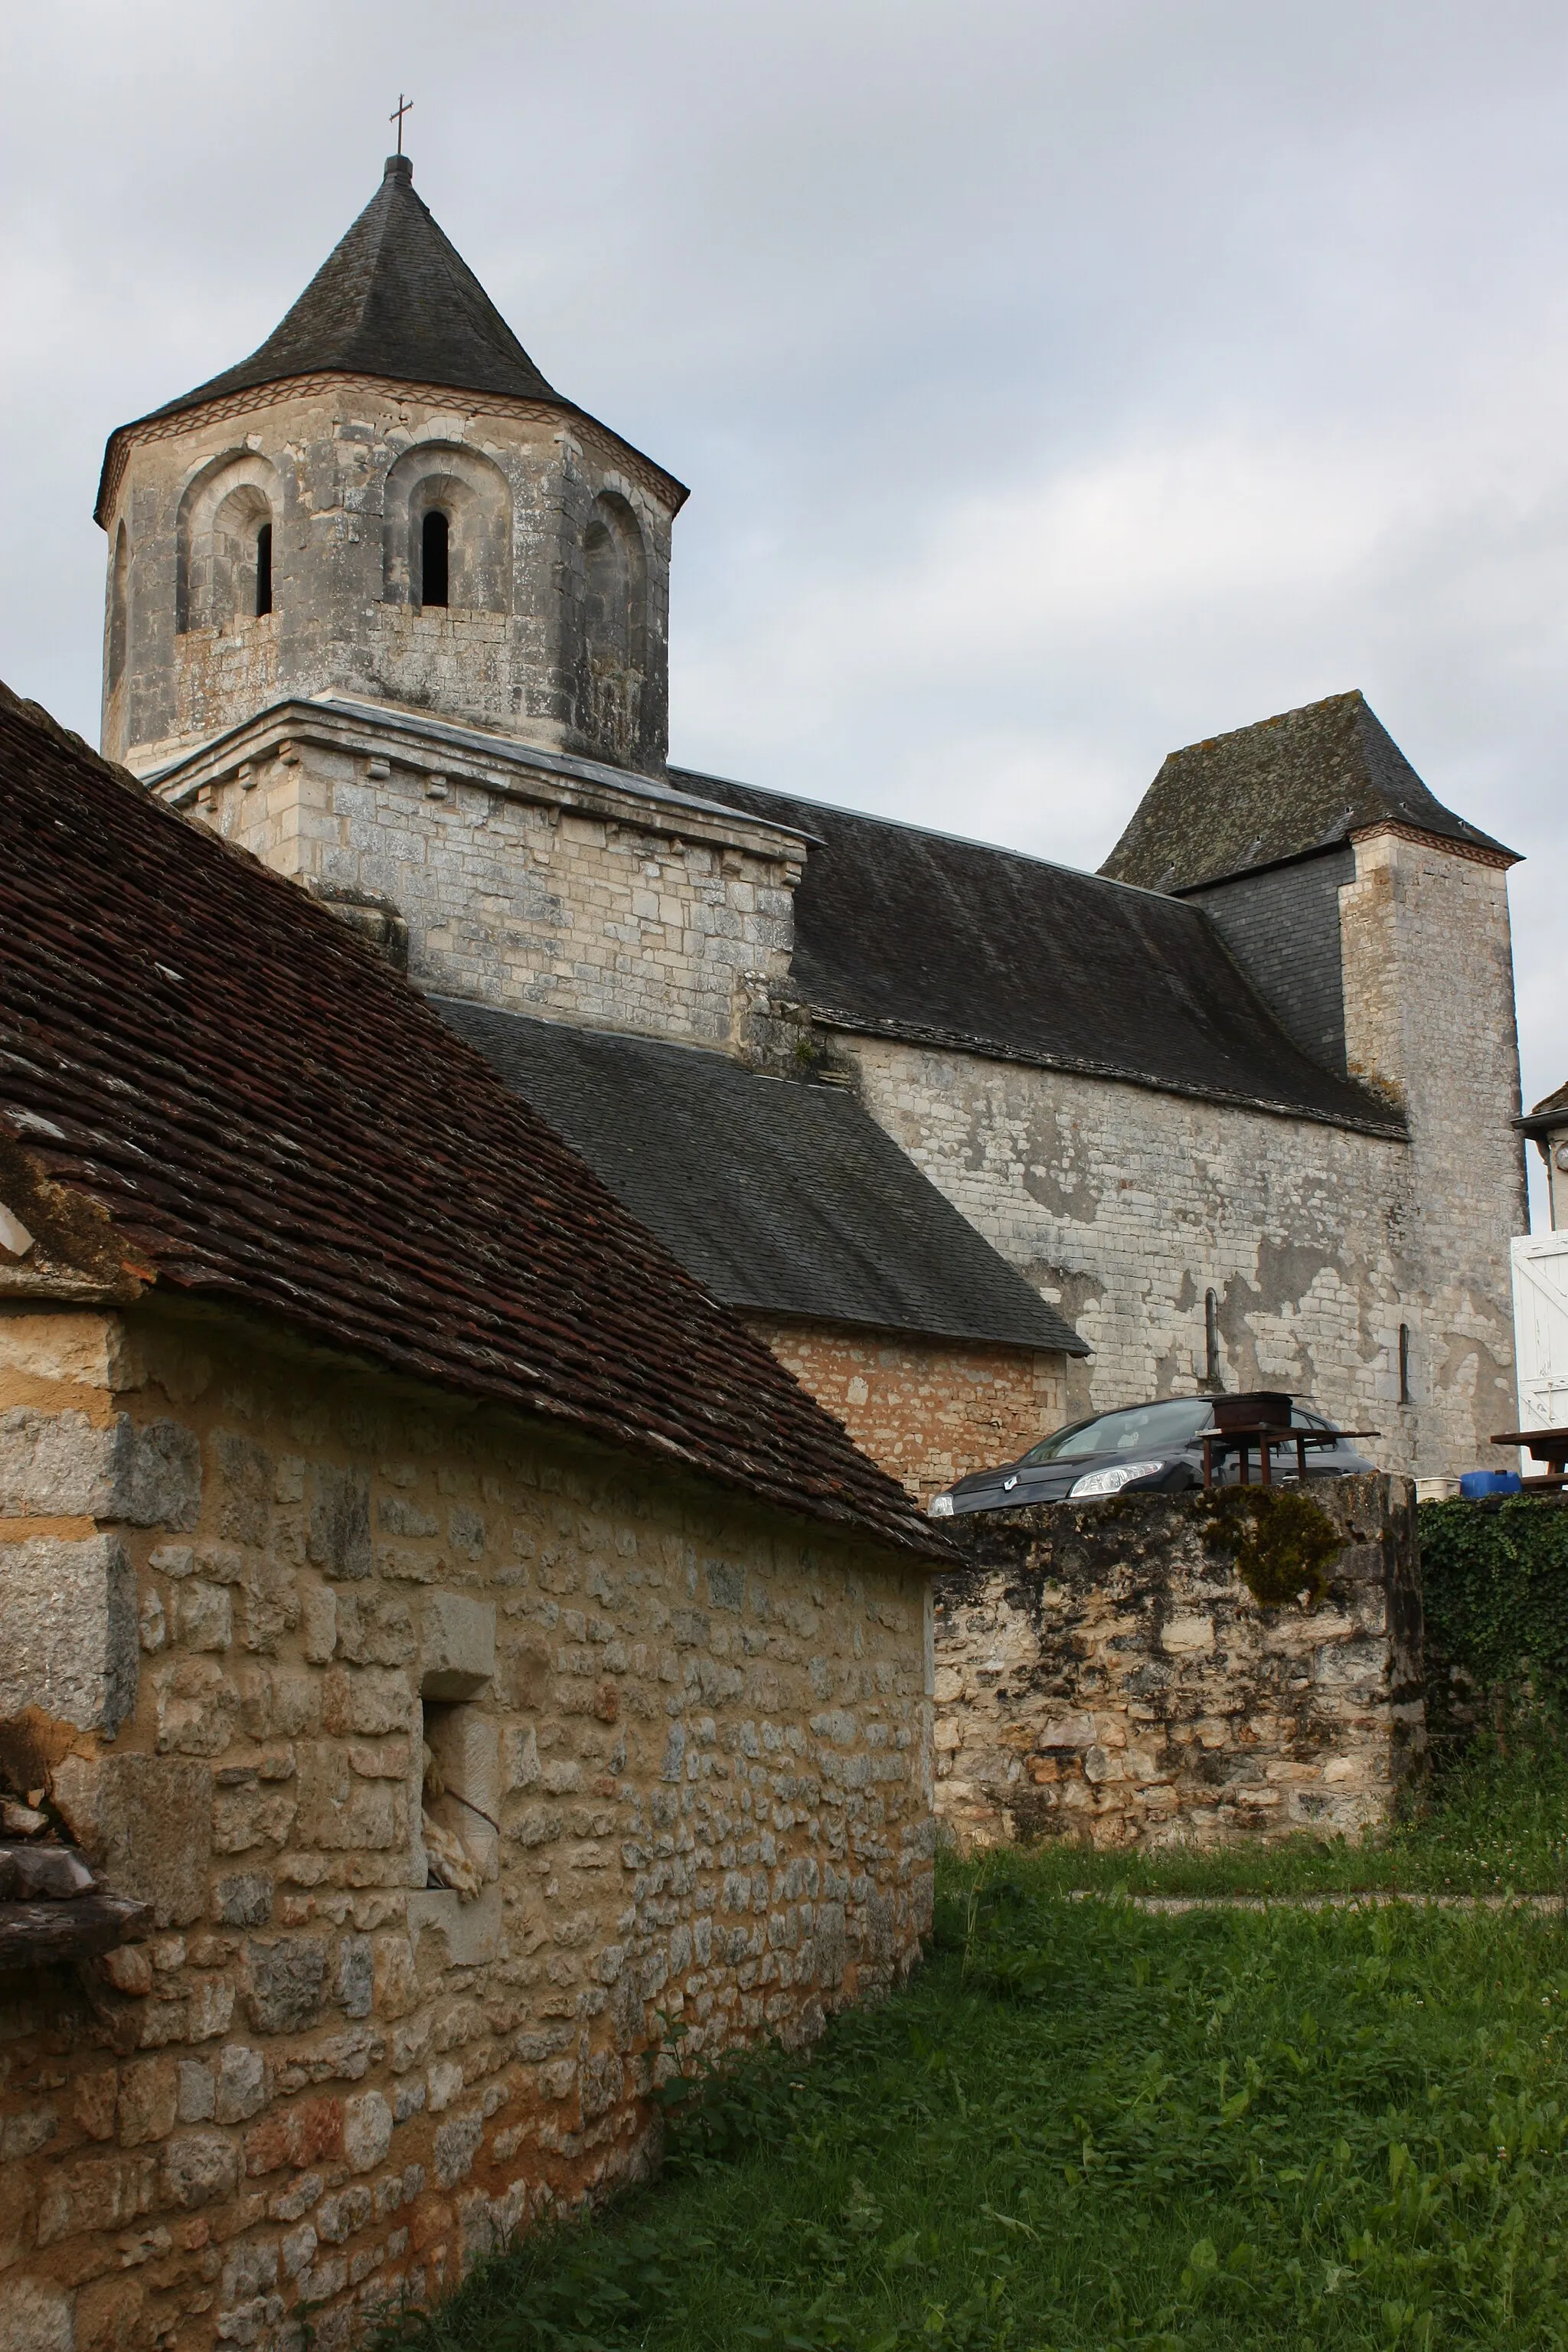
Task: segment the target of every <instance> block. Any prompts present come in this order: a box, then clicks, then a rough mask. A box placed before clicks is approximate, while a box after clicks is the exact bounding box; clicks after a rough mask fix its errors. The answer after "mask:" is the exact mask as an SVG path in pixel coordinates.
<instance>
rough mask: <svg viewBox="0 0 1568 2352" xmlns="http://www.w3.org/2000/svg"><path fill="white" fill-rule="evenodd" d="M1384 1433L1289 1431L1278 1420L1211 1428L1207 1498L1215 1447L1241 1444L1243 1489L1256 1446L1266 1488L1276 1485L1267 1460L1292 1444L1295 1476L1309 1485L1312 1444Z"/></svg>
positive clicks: (1206, 1457)
mask: <svg viewBox="0 0 1568 2352" xmlns="http://www.w3.org/2000/svg"><path fill="white" fill-rule="evenodd" d="M1381 1435H1382V1432H1381V1430H1376V1429H1297V1428H1295V1427H1294V1426H1292V1427H1290V1428H1289V1429H1286V1428H1284V1427H1283V1426H1282V1425H1281V1423H1279V1422H1277V1421H1267V1422H1255V1423H1253V1424H1252V1425H1251V1427H1250V1428H1247V1429H1211V1430H1209V1431H1208V1432H1207V1433H1206V1434H1205V1438H1204V1492H1205V1495H1206V1494H1208V1493H1210V1492H1211V1491H1212V1490H1213V1486H1214V1449H1215V1446H1216V1445H1221V1446H1224V1445H1239V1447H1240V1449H1241V1476H1240V1478H1239V1479H1238V1481H1237V1484H1238V1485H1239V1486H1251V1484H1252V1479H1251V1477H1250V1475H1249V1473H1248V1466H1247V1461H1248V1455H1249V1454H1250V1453H1251V1450H1252V1448H1253V1446H1254V1445H1256V1446H1257V1448H1258V1472H1259V1476H1260V1480H1261V1483H1262V1484H1263V1485H1264V1486H1272V1485H1273V1484H1274V1472H1273V1465H1271V1463H1270V1461H1269V1458H1268V1457H1269V1455H1270V1454H1271V1453H1272V1451H1273V1449H1274V1447H1275V1446H1276V1445H1293V1446H1294V1447H1295V1449H1296V1475H1297V1477H1298V1478H1299V1479H1300V1482H1301V1484H1302V1486H1305V1485H1306V1483H1307V1448H1308V1446H1309V1445H1317V1446H1323V1445H1333V1444H1337V1443H1338V1441H1339V1440H1340V1439H1341V1438H1342V1437H1379V1436H1381Z"/></svg>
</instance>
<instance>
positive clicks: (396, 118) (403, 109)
mask: <svg viewBox="0 0 1568 2352" xmlns="http://www.w3.org/2000/svg"><path fill="white" fill-rule="evenodd" d="M413 106H414V100H412V99H411V98H405V97H404V95H403V92H402V91H401V90H399V91H398V93H397V104H396V105H395V107H394V108H393V110H392V112H391V113H390V114H389V115H388V116H387V118H386V119H387V121H388V122H395V123H396V125H397V152H398V153H399V154H400V155H401V154H402V152H403V118H404V116H405V114H408V113H410V112H412V110H413Z"/></svg>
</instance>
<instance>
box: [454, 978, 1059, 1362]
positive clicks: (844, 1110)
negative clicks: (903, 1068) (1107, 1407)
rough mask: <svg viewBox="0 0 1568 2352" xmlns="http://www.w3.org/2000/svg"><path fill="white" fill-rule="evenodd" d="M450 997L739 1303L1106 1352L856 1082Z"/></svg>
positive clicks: (589, 1155)
mask: <svg viewBox="0 0 1568 2352" xmlns="http://www.w3.org/2000/svg"><path fill="white" fill-rule="evenodd" d="M432 1002H433V1003H435V1004H436V1005H437V1010H438V1011H439V1012H440V1013H441V1014H442V1015H443V1017H444V1018H445V1019H446V1020H447V1021H449V1022H450V1023H451V1024H452V1026H453V1027H454V1028H455V1029H456V1030H457V1032H458V1034H459V1036H462V1037H466V1038H467V1039H468V1042H469V1044H470V1045H475V1046H477V1047H478V1048H479V1052H480V1053H481V1054H483V1055H484V1056H485V1058H486V1059H487V1061H489V1063H490V1065H491V1066H492V1067H493V1068H494V1069H495V1070H496V1071H497V1072H498V1074H499V1075H500V1076H501V1077H502V1078H503V1079H504V1080H505V1081H506V1083H507V1085H508V1086H510V1087H512V1088H513V1089H514V1090H515V1092H516V1093H517V1094H519V1095H521V1097H522V1098H523V1100H524V1101H525V1102H529V1103H531V1104H532V1105H533V1107H534V1108H535V1109H536V1110H538V1111H539V1112H541V1113H542V1116H543V1117H544V1118H547V1119H548V1120H549V1121H550V1123H551V1125H552V1127H553V1128H555V1129H557V1131H558V1132H559V1133H560V1134H562V1135H563V1136H564V1137H565V1138H566V1140H567V1141H568V1142H569V1143H570V1144H571V1145H572V1146H573V1147H574V1150H578V1151H580V1152H581V1153H582V1155H583V1157H584V1160H587V1162H588V1164H589V1166H590V1167H591V1168H593V1169H595V1171H597V1173H598V1174H599V1175H600V1176H601V1177H602V1178H603V1179H604V1181H605V1183H606V1184H607V1185H608V1186H609V1187H610V1190H611V1191H612V1192H614V1193H615V1194H616V1197H617V1198H618V1199H619V1200H621V1201H623V1202H625V1203H626V1207H627V1208H628V1209H630V1211H631V1212H632V1213H633V1215H634V1216H636V1217H637V1218H638V1219H639V1220H640V1221H641V1223H643V1224H645V1225H647V1228H648V1230H649V1231H650V1233H654V1234H658V1238H659V1240H660V1241H662V1242H663V1243H664V1244H665V1246H666V1248H667V1249H668V1250H669V1251H671V1252H672V1254H673V1255H675V1256H676V1257H678V1258H679V1260H680V1262H681V1264H682V1265H684V1266H685V1267H686V1268H687V1270H688V1272H689V1273H690V1274H692V1275H694V1276H696V1278H697V1280H698V1281H699V1282H700V1283H701V1285H702V1286H703V1288H704V1289H705V1290H706V1291H708V1292H709V1293H710V1295H711V1296H712V1297H715V1298H720V1299H722V1300H723V1301H724V1303H725V1304H726V1306H730V1307H737V1308H741V1309H749V1310H751V1311H752V1312H757V1313H763V1314H770V1315H779V1316H785V1317H799V1318H809V1319H810V1320H812V1321H815V1322H824V1323H851V1324H862V1325H867V1326H869V1327H871V1328H875V1329H878V1330H881V1331H906V1332H910V1333H911V1334H918V1335H919V1336H921V1337H922V1338H926V1339H960V1340H971V1341H973V1340H978V1341H981V1342H984V1343H987V1344H993V1345H1006V1346H1011V1347H1021V1348H1037V1349H1052V1350H1063V1351H1066V1352H1068V1353H1070V1354H1073V1355H1086V1354H1087V1353H1088V1352H1089V1351H1088V1349H1087V1348H1086V1346H1085V1344H1084V1342H1083V1341H1082V1340H1081V1339H1079V1337H1078V1335H1077V1333H1076V1332H1075V1331H1074V1330H1073V1328H1072V1326H1071V1325H1070V1324H1069V1323H1068V1322H1066V1321H1065V1320H1064V1319H1063V1318H1062V1317H1061V1316H1060V1315H1059V1314H1058V1312H1057V1310H1056V1308H1055V1307H1051V1306H1049V1305H1048V1304H1047V1302H1046V1301H1045V1300H1044V1299H1042V1298H1041V1297H1039V1295H1038V1293H1037V1292H1036V1291H1035V1290H1033V1289H1031V1287H1030V1286H1029V1285H1028V1283H1026V1281H1025V1279H1024V1277H1023V1276H1022V1275H1021V1274H1019V1273H1018V1272H1017V1271H1016V1268H1015V1267H1013V1266H1011V1265H1008V1263H1007V1261H1006V1259H1005V1258H1004V1257H1002V1256H1001V1255H999V1253H998V1252H997V1251H995V1250H994V1249H993V1248H992V1246H991V1244H990V1243H989V1242H987V1241H986V1240H985V1238H984V1235H983V1234H979V1233H977V1232H976V1231H975V1229H974V1227H973V1225H972V1224H970V1223H969V1222H968V1220H967V1219H966V1218H964V1217H963V1216H961V1215H960V1214H959V1213H958V1211H957V1210H956V1209H955V1208H954V1207H953V1206H952V1202H950V1201H949V1200H948V1199H947V1198H946V1197H945V1195H944V1194H943V1193H942V1192H939V1191H938V1190H937V1188H936V1186H935V1185H934V1184H933V1183H932V1182H931V1180H930V1179H929V1177H926V1176H924V1175H922V1174H921V1171H920V1170H919V1169H918V1168H917V1167H916V1166H915V1164H914V1162H913V1160H910V1158H909V1157H908V1155H907V1154H906V1153H905V1152H902V1151H900V1149H899V1147H898V1145H897V1144H896V1143H895V1142H894V1141H893V1140H892V1138H891V1137H890V1136H889V1135H888V1134H886V1133H885V1132H884V1131H883V1129H881V1128H879V1126H878V1124H877V1122H876V1120H875V1119H874V1118H871V1116H870V1115H869V1113H868V1111H867V1110H865V1109H864V1108H863V1107H862V1106H861V1104H860V1103H859V1102H858V1101H857V1100H856V1098H855V1097H854V1096H853V1095H851V1094H850V1093H848V1092H847V1090H846V1089H845V1088H843V1087H831V1086H816V1085H806V1084H801V1083H797V1082H795V1081H789V1080H783V1079H779V1078H772V1077H765V1076H757V1075H755V1074H753V1073H752V1072H750V1071H748V1070H745V1069H743V1068H742V1067H741V1066H739V1065H737V1064H736V1063H734V1062H732V1061H731V1060H730V1059H729V1058H728V1057H727V1056H726V1055H722V1054H717V1053H704V1052H700V1051H698V1050H695V1049H693V1048H690V1047H687V1046H681V1045H664V1044H659V1043H656V1042H655V1041H653V1040H651V1039H648V1038H644V1037H627V1036H622V1035H615V1034H609V1033H606V1032H605V1031H602V1030H593V1029H577V1028H571V1027H568V1026H566V1025H565V1024H563V1023H560V1022H551V1021H537V1020H532V1019H530V1018H529V1017H528V1016H527V1015H526V1014H523V1013H500V1012H496V1011H494V1010H492V1009H491V1008H489V1007H488V1006H483V1005H477V1004H468V1003H458V1002H456V1001H455V1000H452V999H448V998H434V999H432Z"/></svg>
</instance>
